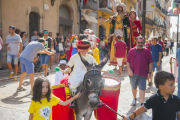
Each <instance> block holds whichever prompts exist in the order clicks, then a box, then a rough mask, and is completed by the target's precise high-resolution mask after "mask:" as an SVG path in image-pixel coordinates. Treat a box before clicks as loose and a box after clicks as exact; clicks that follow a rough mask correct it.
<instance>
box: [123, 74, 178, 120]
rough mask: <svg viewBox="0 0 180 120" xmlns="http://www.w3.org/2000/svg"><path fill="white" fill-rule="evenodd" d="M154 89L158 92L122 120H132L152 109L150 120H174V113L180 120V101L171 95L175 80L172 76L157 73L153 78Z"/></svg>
mask: <svg viewBox="0 0 180 120" xmlns="http://www.w3.org/2000/svg"><path fill="white" fill-rule="evenodd" d="M154 82H155V85H156V88H158V89H159V90H158V91H157V93H156V94H154V95H152V96H151V97H150V98H149V99H148V100H147V101H146V102H145V103H144V105H143V106H141V107H140V108H138V109H137V110H136V111H135V112H133V113H132V114H131V115H130V116H128V117H126V116H123V117H124V118H123V120H133V119H135V117H136V116H138V115H140V114H142V113H144V112H145V111H146V110H148V109H152V120H175V119H176V113H177V117H178V120H180V100H179V98H178V97H177V96H175V95H173V93H174V90H175V78H174V76H173V74H171V73H168V72H165V71H159V72H157V73H156V75H155V77H154Z"/></svg>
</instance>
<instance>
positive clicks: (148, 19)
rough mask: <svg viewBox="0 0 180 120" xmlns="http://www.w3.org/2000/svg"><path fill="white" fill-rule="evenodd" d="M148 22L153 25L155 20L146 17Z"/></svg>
mask: <svg viewBox="0 0 180 120" xmlns="http://www.w3.org/2000/svg"><path fill="white" fill-rule="evenodd" d="M146 24H149V25H151V26H153V25H154V21H153V20H152V19H150V18H147V17H146Z"/></svg>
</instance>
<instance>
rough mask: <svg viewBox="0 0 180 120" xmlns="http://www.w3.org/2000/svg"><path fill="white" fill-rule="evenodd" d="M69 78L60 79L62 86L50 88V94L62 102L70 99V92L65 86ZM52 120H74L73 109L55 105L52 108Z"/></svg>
mask: <svg viewBox="0 0 180 120" xmlns="http://www.w3.org/2000/svg"><path fill="white" fill-rule="evenodd" d="M68 78H69V76H65V77H64V78H62V80H61V81H62V82H63V84H59V85H55V86H52V93H53V94H54V95H55V96H56V97H58V98H60V99H61V100H62V101H66V100H68V99H69V97H70V90H69V87H68V85H67V84H66V83H67V82H66V81H67V80H68ZM52 120H75V115H74V111H73V109H70V108H68V106H61V105H56V106H53V108H52Z"/></svg>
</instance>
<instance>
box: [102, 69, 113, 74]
mask: <svg viewBox="0 0 180 120" xmlns="http://www.w3.org/2000/svg"><path fill="white" fill-rule="evenodd" d="M101 72H105V73H110V74H112V73H114V71H113V70H109V71H101Z"/></svg>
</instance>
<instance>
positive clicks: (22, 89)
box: [17, 87, 26, 92]
mask: <svg viewBox="0 0 180 120" xmlns="http://www.w3.org/2000/svg"><path fill="white" fill-rule="evenodd" d="M25 90H26V89H24V88H23V87H21V88H17V91H18V92H19V91H25Z"/></svg>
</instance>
